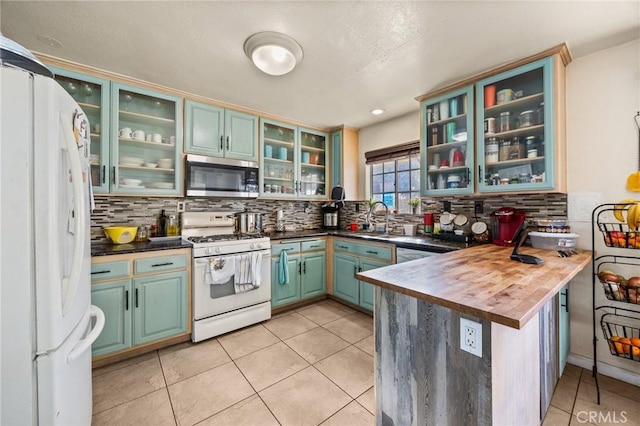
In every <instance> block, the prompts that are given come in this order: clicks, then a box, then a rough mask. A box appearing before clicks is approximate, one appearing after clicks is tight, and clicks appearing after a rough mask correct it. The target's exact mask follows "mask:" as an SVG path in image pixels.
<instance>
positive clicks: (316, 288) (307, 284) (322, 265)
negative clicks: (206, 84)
mask: <svg viewBox="0 0 640 426" xmlns="http://www.w3.org/2000/svg"><path fill="white" fill-rule="evenodd" d="M326 263H327V262H326V255H325V253H324V252H322V253H314V254H307V255H304V256H302V282H301V292H302V295H301V298H302V299H305V298H307V297H313V296H320V295H322V294H325V293H326V292H327V280H326V275H325V269H326Z"/></svg>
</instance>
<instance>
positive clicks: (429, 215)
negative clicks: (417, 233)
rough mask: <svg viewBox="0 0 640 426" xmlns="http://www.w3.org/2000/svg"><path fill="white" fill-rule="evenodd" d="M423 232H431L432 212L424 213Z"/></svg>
mask: <svg viewBox="0 0 640 426" xmlns="http://www.w3.org/2000/svg"><path fill="white" fill-rule="evenodd" d="M424 232H425V234H431V233H432V232H433V213H425V214H424Z"/></svg>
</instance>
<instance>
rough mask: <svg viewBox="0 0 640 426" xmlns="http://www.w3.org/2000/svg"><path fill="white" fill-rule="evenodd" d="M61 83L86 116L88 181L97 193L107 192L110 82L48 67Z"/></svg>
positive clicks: (109, 167) (109, 169)
mask: <svg viewBox="0 0 640 426" xmlns="http://www.w3.org/2000/svg"><path fill="white" fill-rule="evenodd" d="M50 68H51V70H52V71H53V72H54V73H55V74H56V76H55V80H56V81H57V82H58V83H60V85H61V86H62V88H63V89H65V90H66V91H67V92H68V93H69V94H70V95H71V97H72V98H73V99H74V100H75V101H76V102H77V103H78V105H79V106H80V108H82V111H84V113H85V114H86V115H87V118H88V119H89V125H90V133H89V134H90V137H91V184H92V185H93V190H94V191H95V192H96V193H100V194H104V193H108V192H109V182H110V180H109V177H110V176H109V175H110V172H111V162H110V160H109V100H110V95H111V93H110V88H109V85H110V83H109V81H107V80H104V79H101V78H96V77H92V76H88V75H85V74H79V73H75V72H73V71H67V70H64V69H60V68H55V67H50Z"/></svg>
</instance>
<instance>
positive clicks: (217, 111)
mask: <svg viewBox="0 0 640 426" xmlns="http://www.w3.org/2000/svg"><path fill="white" fill-rule="evenodd" d="M184 105H185V113H184V114H185V129H186V131H185V134H184V150H185V152H187V153H189V154H198V155H213V156H215V157H222V156H223V155H224V152H223V148H224V145H223V142H224V141H223V129H224V127H223V126H224V108H220V107H217V106H213V105H207V104H202V103H199V102H193V101H190V100H187V101H185V104H184Z"/></svg>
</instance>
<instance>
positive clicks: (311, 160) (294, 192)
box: [260, 119, 329, 199]
mask: <svg viewBox="0 0 640 426" xmlns="http://www.w3.org/2000/svg"><path fill="white" fill-rule="evenodd" d="M328 137H329V135H328V134H327V133H323V132H318V131H315V130H310V129H303V128H299V127H296V126H292V125H289V124H285V123H279V122H277V121H272V120H267V119H261V126H260V141H261V143H260V146H261V150H262V156H261V165H260V181H261V185H260V196H261V197H271V198H307V199H314V198H316V199H324V198H326V192H327V184H326V181H325V179H326V178H327V177H328V175H327V150H328V145H327V143H328Z"/></svg>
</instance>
